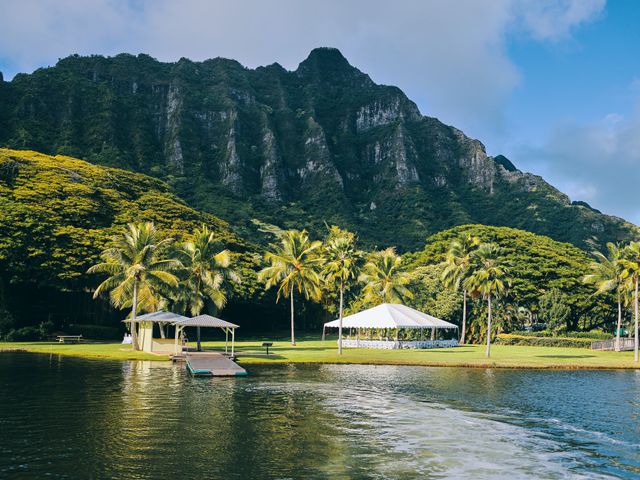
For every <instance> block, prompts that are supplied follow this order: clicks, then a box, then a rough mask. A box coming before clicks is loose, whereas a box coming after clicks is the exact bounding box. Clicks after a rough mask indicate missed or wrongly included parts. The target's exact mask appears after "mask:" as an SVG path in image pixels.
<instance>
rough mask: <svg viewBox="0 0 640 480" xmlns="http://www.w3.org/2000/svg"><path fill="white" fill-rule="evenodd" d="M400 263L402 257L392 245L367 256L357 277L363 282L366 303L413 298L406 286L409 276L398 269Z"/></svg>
mask: <svg viewBox="0 0 640 480" xmlns="http://www.w3.org/2000/svg"><path fill="white" fill-rule="evenodd" d="M401 264H402V257H400V255H398V254H397V253H396V251H395V248H393V247H390V248H387V249H386V250H382V251H380V252H375V253H372V254H371V255H370V256H369V259H368V261H367V263H366V264H365V265H364V271H363V273H362V274H361V275H360V277H359V278H358V280H359V281H360V282H362V283H364V284H365V286H364V288H363V293H364V301H365V302H366V303H369V304H374V305H378V304H380V303H403V302H404V301H405V300H408V299H411V298H413V294H412V293H411V292H410V291H409V289H408V288H407V287H406V285H407V284H408V283H409V282H410V281H411V276H410V275H409V274H408V273H406V272H402V271H400V265H401Z"/></svg>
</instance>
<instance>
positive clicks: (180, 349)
mask: <svg viewBox="0 0 640 480" xmlns="http://www.w3.org/2000/svg"><path fill="white" fill-rule="evenodd" d="M180 330H181V329H180V327H179V326H178V325H176V343H175V351H176V355H178V354H180V353H182V348H181V347H182V346H181V345H179V340H180Z"/></svg>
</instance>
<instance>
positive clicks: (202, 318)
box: [173, 315, 239, 328]
mask: <svg viewBox="0 0 640 480" xmlns="http://www.w3.org/2000/svg"><path fill="white" fill-rule="evenodd" d="M183 318H184V317H183ZM173 324H174V325H176V326H180V327H215V328H239V327H238V325H236V324H234V323H230V322H227V321H225V320H220V319H219V318H216V317H212V316H211V315H198V316H197V317H193V318H184V320H180V321H177V322H174V323H173Z"/></svg>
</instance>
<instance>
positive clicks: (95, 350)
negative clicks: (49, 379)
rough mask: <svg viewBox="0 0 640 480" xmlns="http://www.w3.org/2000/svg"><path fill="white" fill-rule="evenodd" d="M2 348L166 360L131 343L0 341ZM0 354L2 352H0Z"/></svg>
mask: <svg viewBox="0 0 640 480" xmlns="http://www.w3.org/2000/svg"><path fill="white" fill-rule="evenodd" d="M3 350H5V351H6V350H22V351H28V352H35V353H53V354H60V355H71V356H74V357H86V358H99V359H108V360H160V361H164V360H168V359H169V357H167V356H166V355H153V354H150V353H144V352H134V351H133V350H132V349H131V345H121V344H120V343H76V344H73V343H59V342H0V352H2V351H3ZM0 355H2V353H0Z"/></svg>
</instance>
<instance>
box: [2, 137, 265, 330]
mask: <svg viewBox="0 0 640 480" xmlns="http://www.w3.org/2000/svg"><path fill="white" fill-rule="evenodd" d="M140 219H145V220H148V221H153V222H154V223H155V224H156V226H157V228H158V230H159V231H160V232H161V234H162V235H165V236H168V237H172V238H175V239H176V240H186V239H187V238H188V237H189V236H190V235H191V234H192V232H194V231H195V230H196V229H197V228H198V227H200V226H201V225H203V224H206V225H207V226H208V227H209V228H210V229H212V231H213V232H214V233H215V236H216V239H217V240H218V241H219V242H220V243H221V244H222V245H224V246H225V247H226V248H229V249H230V250H231V251H232V252H233V254H232V255H233V256H234V257H235V260H234V261H235V263H236V264H237V268H240V269H241V270H242V272H243V276H245V277H247V279H248V281H247V282H245V283H244V284H243V285H242V286H240V287H239V294H240V295H243V296H245V297H247V298H248V297H250V296H251V295H252V294H254V293H260V292H261V291H262V289H259V290H258V288H257V284H256V282H255V281H254V282H253V283H252V282H251V278H252V275H253V277H255V275H254V274H253V272H254V269H253V264H254V263H255V259H254V254H253V253H252V252H255V251H256V250H255V247H249V246H248V245H247V244H245V242H244V241H243V240H241V239H240V238H239V237H238V236H237V235H235V234H234V233H233V232H231V230H230V229H229V226H228V224H227V223H226V222H224V221H222V220H220V219H218V218H216V217H214V216H212V215H210V214H207V213H202V212H198V211H196V210H193V209H192V208H190V207H188V206H187V205H186V204H185V203H184V202H183V201H181V200H179V199H178V198H177V197H176V196H175V195H173V194H172V193H171V191H170V189H169V187H168V186H167V185H166V184H164V183H163V182H161V181H158V180H155V179H152V178H150V177H147V176H144V175H140V174H137V173H132V172H128V171H125V170H119V169H113V168H105V167H98V166H95V165H91V164H89V163H87V162H84V161H81V160H77V159H74V158H70V157H61V156H57V157H51V156H47V155H42V154H39V153H35V152H29V151H12V150H2V149H0V232H2V234H1V235H0V266H1V268H0V274H1V278H0V280H1V282H0V284H1V286H2V288H1V289H0V293H3V295H2V296H1V297H0V300H1V301H0V308H1V309H2V310H7V309H8V310H10V311H11V312H12V313H13V315H14V316H15V317H17V319H18V320H19V321H20V323H21V324H36V323H40V322H41V321H45V320H52V321H53V322H54V323H56V324H57V326H58V327H60V326H61V324H62V323H66V324H68V323H69V322H70V321H71V322H74V323H80V324H83V323H87V321H89V322H94V323H95V322H98V323H100V322H102V321H112V319H113V317H112V316H110V315H109V311H108V310H107V309H106V307H104V306H101V305H98V306H93V305H92V302H91V301H90V295H89V293H88V292H89V291H90V290H92V289H93V288H95V286H96V279H95V278H94V277H92V276H89V275H87V274H86V271H87V269H88V268H89V267H90V266H91V265H93V264H94V263H96V262H97V261H98V258H99V254H100V252H101V251H102V250H103V249H104V248H105V247H106V246H107V245H108V244H109V243H110V242H111V239H112V238H113V236H114V235H116V234H117V233H120V232H121V230H122V228H123V227H124V226H125V225H126V224H127V223H129V222H133V221H138V220H140ZM105 315H106V317H105ZM5 328H6V327H5Z"/></svg>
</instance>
